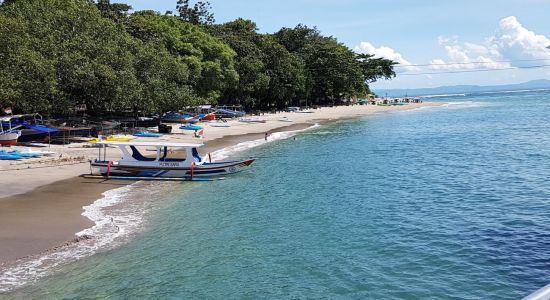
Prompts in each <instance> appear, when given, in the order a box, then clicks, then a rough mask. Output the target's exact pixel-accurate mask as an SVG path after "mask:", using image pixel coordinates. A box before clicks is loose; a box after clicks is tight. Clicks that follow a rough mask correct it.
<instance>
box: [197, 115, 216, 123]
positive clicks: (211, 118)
mask: <svg viewBox="0 0 550 300" xmlns="http://www.w3.org/2000/svg"><path fill="white" fill-rule="evenodd" d="M200 119H201V121H216V114H214V113H211V114H207V115H205V116H203V117H202V118H200Z"/></svg>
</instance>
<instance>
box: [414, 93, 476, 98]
mask: <svg viewBox="0 0 550 300" xmlns="http://www.w3.org/2000/svg"><path fill="white" fill-rule="evenodd" d="M465 96H466V94H441V95H425V96H420V98H444V97H465Z"/></svg>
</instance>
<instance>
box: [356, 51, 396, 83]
mask: <svg viewBox="0 0 550 300" xmlns="http://www.w3.org/2000/svg"><path fill="white" fill-rule="evenodd" d="M357 60H358V61H359V62H360V64H361V67H362V69H363V75H364V76H365V79H366V80H367V82H375V81H376V80H378V79H380V78H382V79H392V78H393V77H395V71H394V69H393V66H395V65H397V64H398V63H397V62H395V61H393V60H390V59H385V58H375V57H374V55H373V54H357Z"/></svg>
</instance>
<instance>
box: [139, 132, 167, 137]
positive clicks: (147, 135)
mask: <svg viewBox="0 0 550 300" xmlns="http://www.w3.org/2000/svg"><path fill="white" fill-rule="evenodd" d="M134 136H137V137H161V136H162V134H160V133H156V132H149V131H139V132H136V133H134Z"/></svg>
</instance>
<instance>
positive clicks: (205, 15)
mask: <svg viewBox="0 0 550 300" xmlns="http://www.w3.org/2000/svg"><path fill="white" fill-rule="evenodd" d="M211 9H212V6H211V5H210V2H202V1H198V2H197V3H195V5H193V6H191V5H190V3H189V0H178V4H177V5H176V10H177V11H178V12H179V17H180V18H181V19H182V20H184V21H186V22H189V23H191V24H195V25H211V24H214V22H216V20H215V19H214V14H213V13H211V12H210V10H211Z"/></svg>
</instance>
